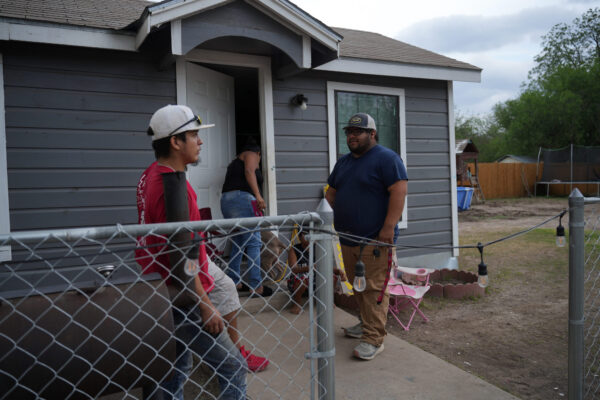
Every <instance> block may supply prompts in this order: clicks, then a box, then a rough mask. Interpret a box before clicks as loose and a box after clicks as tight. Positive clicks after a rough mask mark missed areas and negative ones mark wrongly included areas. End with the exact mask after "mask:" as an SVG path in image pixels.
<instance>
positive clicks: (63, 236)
mask: <svg viewBox="0 0 600 400" xmlns="http://www.w3.org/2000/svg"><path fill="white" fill-rule="evenodd" d="M310 222H315V223H317V224H322V223H323V220H322V219H321V217H320V216H319V214H317V213H316V212H302V213H299V214H290V215H276V216H271V217H252V218H231V219H214V220H204V221H182V222H167V223H161V224H145V225H138V224H131V225H120V224H117V225H110V226H100V227H86V228H72V229H53V230H37V231H22V232H13V233H8V234H0V245H6V244H10V243H13V242H16V241H19V242H24V243H25V242H38V241H40V240H44V241H75V240H78V239H82V238H87V239H103V238H108V237H122V236H143V235H145V234H147V233H148V232H150V231H151V232H153V233H156V234H163V235H166V234H170V233H173V232H175V231H176V230H178V229H181V228H184V229H188V230H190V231H196V232H200V231H213V230H218V229H231V228H235V227H248V228H258V227H271V226H274V227H277V228H280V227H288V226H289V227H293V226H294V225H295V224H308V223H310Z"/></svg>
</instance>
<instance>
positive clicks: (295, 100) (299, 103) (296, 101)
mask: <svg viewBox="0 0 600 400" xmlns="http://www.w3.org/2000/svg"><path fill="white" fill-rule="evenodd" d="M291 102H292V104H293V105H295V106H296V107H300V109H301V110H302V111H304V110H306V109H307V108H308V98H306V96H304V95H303V94H302V93H298V94H297V95H295V96H294V97H292V101H291Z"/></svg>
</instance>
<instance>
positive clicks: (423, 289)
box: [388, 267, 435, 331]
mask: <svg viewBox="0 0 600 400" xmlns="http://www.w3.org/2000/svg"><path fill="white" fill-rule="evenodd" d="M433 271H435V270H434V269H430V268H406V267H396V268H394V270H392V274H391V277H390V282H389V284H388V286H389V292H390V306H389V312H390V313H391V314H392V316H393V317H394V318H395V319H396V321H398V323H399V324H400V326H402V327H403V328H404V330H406V331H407V330H409V329H410V324H411V323H412V321H413V318H414V317H415V314H417V313H418V314H419V315H420V316H421V318H423V320H424V321H425V322H427V321H429V318H427V317H426V316H425V314H423V312H422V311H421V310H420V309H419V305H420V304H421V301H423V296H424V295H425V293H427V291H428V290H429V288H430V287H431V284H430V283H429V275H430V274H431V273H432V272H433ZM406 282H411V283H410V284H409V283H406ZM407 305H408V306H411V307H412V313H411V314H410V318H409V319H408V322H407V323H406V324H404V323H403V322H402V321H401V320H400V311H401V310H402V309H404V308H405V307H406V306H407Z"/></svg>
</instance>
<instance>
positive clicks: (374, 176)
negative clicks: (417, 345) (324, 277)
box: [325, 113, 408, 360]
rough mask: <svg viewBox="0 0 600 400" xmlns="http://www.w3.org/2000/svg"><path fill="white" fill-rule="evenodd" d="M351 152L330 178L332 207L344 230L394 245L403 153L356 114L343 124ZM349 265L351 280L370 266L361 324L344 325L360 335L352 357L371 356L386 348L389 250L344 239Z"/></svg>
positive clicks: (358, 295) (370, 120)
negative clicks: (387, 144)
mask: <svg viewBox="0 0 600 400" xmlns="http://www.w3.org/2000/svg"><path fill="white" fill-rule="evenodd" d="M344 131H345V133H346V142H347V143H348V148H349V149H350V153H348V154H346V155H345V156H343V157H342V158H340V159H339V160H338V162H337V163H336V164H335V167H334V168H333V171H332V172H331V175H330V176H329V179H328V183H329V189H328V190H327V193H326V194H325V198H326V199H327V201H328V202H329V204H330V205H331V207H332V208H333V219H334V225H335V229H336V230H337V231H338V232H340V233H347V234H351V235H356V236H360V237H363V238H368V239H372V240H377V241H379V242H385V243H389V244H394V243H395V241H396V238H397V237H398V228H397V224H398V221H400V218H401V217H402V210H403V209H404V203H405V198H406V187H407V180H408V177H407V175H406V168H405V167H404V164H403V163H402V160H401V159H400V156H398V154H396V153H394V152H393V151H392V150H390V149H387V148H385V147H383V146H380V145H378V144H377V128H376V126H375V121H374V120H373V118H372V117H371V116H370V115H368V114H365V113H358V114H355V115H353V116H352V117H351V118H350V121H348V125H347V126H345V127H344ZM340 242H341V244H342V256H343V258H344V266H345V267H346V273H347V275H348V279H349V281H350V282H352V281H353V280H354V266H355V264H356V262H357V261H358V260H359V259H362V261H363V262H364V264H365V278H366V288H365V290H364V291H363V292H358V291H356V290H355V292H354V295H355V296H356V300H357V303H358V306H359V310H360V322H359V323H358V324H357V325H355V326H352V327H349V328H344V332H345V334H346V336H348V337H353V338H359V339H361V341H360V343H359V345H358V346H356V347H355V348H354V352H353V355H354V356H355V357H357V358H359V359H362V360H372V359H373V358H374V357H375V356H376V355H377V354H379V353H380V352H381V351H383V338H384V336H385V335H386V330H385V323H386V321H387V312H388V305H389V294H388V293H387V290H386V293H385V295H384V296H383V299H382V302H381V304H377V298H378V297H379V295H380V293H381V290H382V289H383V286H384V284H385V280H386V278H387V272H388V255H387V253H388V252H387V248H385V247H379V248H378V246H377V245H371V244H369V245H364V243H363V244H361V243H360V239H358V240H356V239H352V238H351V237H344V236H342V237H340Z"/></svg>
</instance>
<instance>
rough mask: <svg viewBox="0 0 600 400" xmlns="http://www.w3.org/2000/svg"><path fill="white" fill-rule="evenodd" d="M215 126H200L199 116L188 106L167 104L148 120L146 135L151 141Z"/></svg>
mask: <svg viewBox="0 0 600 400" xmlns="http://www.w3.org/2000/svg"><path fill="white" fill-rule="evenodd" d="M213 126H215V124H202V120H201V119H200V117H199V116H197V115H194V112H193V111H192V109H191V108H189V107H188V106H180V105H172V104H169V105H167V106H164V107H163V108H160V109H158V110H156V112H155V113H154V114H153V115H152V118H150V126H149V127H148V135H150V136H152V141H155V140H158V139H162V138H165V137H168V136H172V135H177V134H178V133H181V132H186V131H195V130H198V129H206V128H211V127H213Z"/></svg>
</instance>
